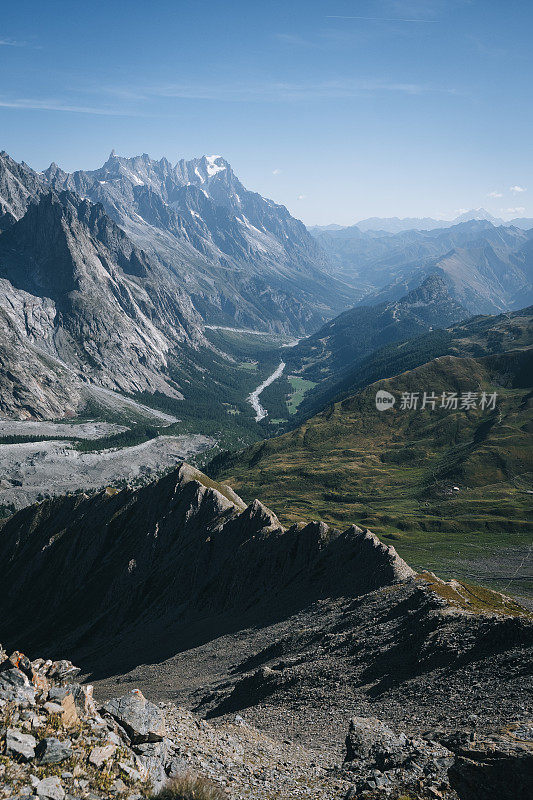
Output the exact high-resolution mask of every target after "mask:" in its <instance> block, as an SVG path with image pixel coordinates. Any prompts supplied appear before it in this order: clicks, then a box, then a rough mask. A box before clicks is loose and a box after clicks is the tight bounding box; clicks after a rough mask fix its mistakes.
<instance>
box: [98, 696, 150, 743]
mask: <svg viewBox="0 0 533 800" xmlns="http://www.w3.org/2000/svg"><path fill="white" fill-rule="evenodd" d="M103 708H104V710H105V711H107V713H108V714H110V715H111V716H112V717H113V718H114V719H116V720H117V722H118V723H119V724H120V725H122V727H123V728H124V729H125V730H126V732H127V734H128V736H129V737H130V739H131V741H132V742H133V743H135V744H141V743H143V742H159V741H161V740H162V739H163V737H164V736H165V717H164V715H163V712H162V711H161V709H159V708H158V707H157V706H156V705H154V704H153V703H150V702H149V701H148V700H146V698H145V697H144V695H143V694H142V693H141V692H140V691H139V690H138V689H133V690H132V691H131V692H130V693H129V694H127V695H124V696H123V697H116V698H114V699H113V700H108V702H107V703H105V704H104V706H103Z"/></svg>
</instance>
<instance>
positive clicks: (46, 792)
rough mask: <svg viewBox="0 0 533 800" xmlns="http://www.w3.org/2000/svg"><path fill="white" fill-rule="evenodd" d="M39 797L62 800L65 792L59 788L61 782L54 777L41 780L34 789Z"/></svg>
mask: <svg viewBox="0 0 533 800" xmlns="http://www.w3.org/2000/svg"><path fill="white" fill-rule="evenodd" d="M35 791H36V793H37V794H38V796H39V797H47V798H49V799H50V800H64V797H65V790H64V789H63V787H62V786H61V781H60V780H59V778H58V777H57V776H56V775H51V776H50V777H49V778H43V780H42V781H39V783H38V784H37V787H36V789H35Z"/></svg>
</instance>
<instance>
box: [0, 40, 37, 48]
mask: <svg viewBox="0 0 533 800" xmlns="http://www.w3.org/2000/svg"><path fill="white" fill-rule="evenodd" d="M29 46H30V45H28V43H27V42H18V41H17V40H16V39H0V47H29Z"/></svg>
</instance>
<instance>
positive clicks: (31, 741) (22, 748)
mask: <svg viewBox="0 0 533 800" xmlns="http://www.w3.org/2000/svg"><path fill="white" fill-rule="evenodd" d="M36 744H37V741H36V739H35V738H34V737H33V736H31V735H30V734H29V733H21V732H20V731H18V730H16V729H15V728H8V729H7V733H6V755H8V756H14V757H15V758H20V759H22V760H23V761H31V759H32V758H34V757H35V745H36Z"/></svg>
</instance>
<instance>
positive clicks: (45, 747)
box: [35, 736, 72, 765]
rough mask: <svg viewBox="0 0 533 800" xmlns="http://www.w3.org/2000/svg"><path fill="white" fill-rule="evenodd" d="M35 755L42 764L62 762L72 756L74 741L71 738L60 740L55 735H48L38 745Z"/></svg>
mask: <svg viewBox="0 0 533 800" xmlns="http://www.w3.org/2000/svg"><path fill="white" fill-rule="evenodd" d="M35 755H36V757H37V760H38V762H39V764H40V765H44V764H60V763H61V762H62V761H66V760H67V758H70V757H71V756H72V743H71V741H70V739H65V740H64V741H60V740H59V739H56V737H55V736H47V737H46V739H42V740H41V741H40V742H39V744H38V745H37V748H36V750H35Z"/></svg>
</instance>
